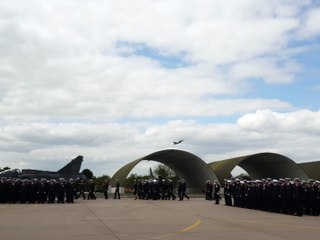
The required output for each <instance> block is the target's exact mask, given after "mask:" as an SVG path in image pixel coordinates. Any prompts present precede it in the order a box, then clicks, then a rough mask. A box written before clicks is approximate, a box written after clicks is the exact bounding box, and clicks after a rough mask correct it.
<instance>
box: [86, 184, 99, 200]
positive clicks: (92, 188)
mask: <svg viewBox="0 0 320 240" xmlns="http://www.w3.org/2000/svg"><path fill="white" fill-rule="evenodd" d="M95 191H96V185H95V184H94V182H93V180H92V179H91V180H90V184H89V194H88V198H87V199H88V200H89V199H93V200H96V199H97V198H96V195H95V194H94V192H95Z"/></svg>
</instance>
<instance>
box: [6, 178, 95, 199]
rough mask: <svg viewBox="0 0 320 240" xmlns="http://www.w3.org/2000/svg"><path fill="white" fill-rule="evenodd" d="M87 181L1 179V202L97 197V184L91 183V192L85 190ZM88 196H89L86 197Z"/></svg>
mask: <svg viewBox="0 0 320 240" xmlns="http://www.w3.org/2000/svg"><path fill="white" fill-rule="evenodd" d="M85 184H86V183H85V181H83V180H73V179H69V180H65V179H59V180H55V179H50V180H47V179H32V180H29V179H15V178H1V179H0V203H12V204H14V203H22V204H23V203H74V200H75V199H77V198H79V197H82V198H83V199H88V200H89V199H96V196H95V193H94V192H95V185H94V183H93V182H92V181H90V183H89V193H88V196H86V194H85V192H84V190H85V189H84V187H85ZM86 197H87V198H86Z"/></svg>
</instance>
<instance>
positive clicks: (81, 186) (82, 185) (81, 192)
mask: <svg viewBox="0 0 320 240" xmlns="http://www.w3.org/2000/svg"><path fill="white" fill-rule="evenodd" d="M76 188H77V192H78V194H77V196H76V199H78V198H79V197H81V196H82V198H83V200H85V199H86V194H85V192H84V188H85V181H84V180H80V181H78V182H77V186H76Z"/></svg>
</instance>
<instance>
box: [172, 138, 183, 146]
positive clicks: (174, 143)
mask: <svg viewBox="0 0 320 240" xmlns="http://www.w3.org/2000/svg"><path fill="white" fill-rule="evenodd" d="M182 142H183V139H181V140H179V141H174V142H173V145H177V144H179V143H182Z"/></svg>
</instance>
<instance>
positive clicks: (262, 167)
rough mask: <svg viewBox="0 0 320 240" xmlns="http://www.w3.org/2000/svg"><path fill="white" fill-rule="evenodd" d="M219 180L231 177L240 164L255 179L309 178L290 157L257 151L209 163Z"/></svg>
mask: <svg viewBox="0 0 320 240" xmlns="http://www.w3.org/2000/svg"><path fill="white" fill-rule="evenodd" d="M208 165H209V166H210V167H211V168H212V170H213V171H214V173H215V174H216V176H217V177H218V179H219V181H220V182H221V183H222V182H223V180H224V179H228V178H231V177H232V176H231V171H232V170H233V169H234V168H235V167H236V166H239V167H241V168H242V169H244V170H245V171H246V172H247V173H248V174H249V176H251V177H252V178H253V179H261V178H267V177H270V178H283V177H289V178H296V177H298V178H300V179H304V180H307V179H308V176H307V174H306V173H305V172H304V171H303V170H302V169H301V168H300V167H299V166H298V165H297V164H296V163H295V162H294V161H293V160H291V159H290V158H288V157H286V156H283V155H280V154H276V153H269V152H265V153H257V154H252V155H248V156H241V157H236V158H230V159H225V160H222V161H217V162H212V163H209V164H208Z"/></svg>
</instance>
